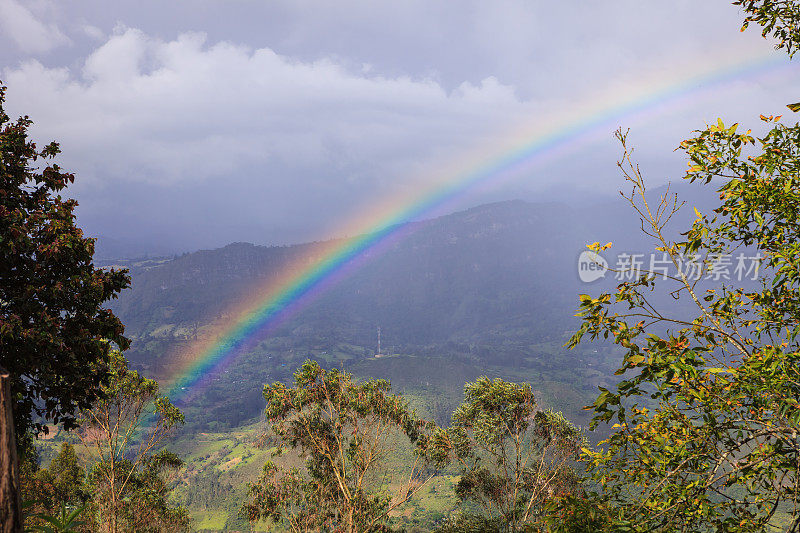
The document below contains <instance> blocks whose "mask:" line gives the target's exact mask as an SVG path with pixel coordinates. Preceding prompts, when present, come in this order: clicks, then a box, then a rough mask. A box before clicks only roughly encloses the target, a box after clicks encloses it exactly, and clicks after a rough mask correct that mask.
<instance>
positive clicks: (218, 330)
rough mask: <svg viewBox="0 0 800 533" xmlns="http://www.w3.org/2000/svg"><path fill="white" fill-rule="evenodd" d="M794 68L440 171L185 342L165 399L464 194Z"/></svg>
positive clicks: (649, 104) (610, 103)
mask: <svg viewBox="0 0 800 533" xmlns="http://www.w3.org/2000/svg"><path fill="white" fill-rule="evenodd" d="M788 67H789V63H788V60H787V59H785V56H783V55H780V54H774V53H770V54H768V55H762V56H759V57H754V58H751V59H749V60H747V61H743V62H739V63H737V64H729V65H727V66H723V67H718V68H716V69H715V70H714V71H713V72H705V73H701V74H698V75H693V76H688V77H686V78H684V79H681V80H680V81H679V82H675V81H674V80H673V81H672V82H666V83H651V84H649V86H645V87H643V88H641V89H639V90H636V91H634V90H631V89H627V90H626V91H624V93H623V94H615V95H614V97H613V98H608V99H606V98H599V99H596V100H595V102H597V101H600V102H602V103H600V104H597V103H587V104H584V105H578V106H571V111H570V112H568V113H567V114H560V115H554V116H552V117H550V119H549V120H538V127H536V128H535V130H533V131H527V132H521V133H518V134H516V135H514V136H513V137H512V139H513V140H512V141H510V142H509V141H507V140H506V141H503V142H501V143H500V144H499V146H497V147H491V148H490V149H489V150H485V149H484V150H483V152H482V154H480V155H478V156H477V157H476V156H474V155H473V156H472V157H471V158H470V159H469V160H468V161H466V162H465V163H461V164H460V166H458V167H453V168H448V169H444V170H442V169H439V170H438V171H437V172H436V173H435V174H434V175H433V176H434V177H429V178H428V179H427V180H426V181H425V184H424V185H423V186H422V187H418V188H417V187H414V188H411V189H410V190H408V191H407V193H406V194H405V195H398V196H395V197H393V198H391V199H388V200H387V201H386V202H385V203H384V204H382V205H379V206H377V207H375V208H374V209H372V210H371V211H370V212H368V213H366V214H362V215H361V216H359V217H357V218H356V219H354V220H352V221H350V223H349V224H347V225H345V226H344V227H343V228H342V230H341V231H340V233H338V234H339V235H351V237H346V238H341V239H336V240H331V241H327V242H322V243H317V244H315V245H312V246H311V247H310V250H309V251H308V252H307V253H305V254H303V256H302V257H300V258H299V259H297V260H296V261H294V262H293V263H292V264H291V265H289V266H288V267H287V268H285V269H283V272H281V273H279V274H278V275H277V276H276V277H274V278H272V279H270V280H269V281H267V282H266V283H264V284H263V285H262V286H260V287H254V289H253V290H252V291H250V293H249V294H251V296H250V297H248V298H245V299H244V300H242V301H239V302H237V303H236V305H235V306H234V307H232V308H231V309H229V310H228V312H227V313H225V314H224V315H223V316H224V317H225V318H224V319H223V320H222V321H221V323H220V324H218V325H216V326H214V328H213V329H214V331H213V332H211V333H210V334H205V335H203V338H202V339H200V340H199V341H196V342H194V343H192V344H191V345H189V347H188V349H186V350H185V352H184V353H183V354H182V356H181V357H180V358H179V359H177V361H178V363H176V365H175V368H174V369H173V371H172V372H171V376H172V377H171V379H168V380H167V383H168V387H167V395H168V396H169V397H170V398H171V399H172V400H173V401H176V400H183V399H186V398H187V397H188V395H189V394H190V393H191V392H192V391H193V390H194V389H196V388H197V385H198V384H199V383H201V382H203V380H204V377H206V376H209V375H212V374H214V373H215V372H218V371H219V370H220V369H221V368H222V367H223V366H224V365H225V364H229V363H230V362H231V361H233V360H234V359H235V356H236V355H237V354H239V353H242V352H243V351H244V350H246V349H247V348H248V347H252V345H253V343H254V342H255V341H257V340H258V339H263V338H264V337H265V336H267V335H268V334H269V333H270V332H271V331H274V329H275V328H276V327H278V326H279V325H280V324H282V323H284V322H285V321H286V320H287V319H288V318H290V317H292V316H293V315H295V314H296V313H297V312H298V311H299V310H301V309H303V308H304V307H306V306H307V305H308V304H309V303H310V302H311V301H313V300H314V299H315V298H316V297H317V296H319V295H320V294H322V293H323V292H325V290H326V289H327V288H329V287H330V286H332V285H334V284H335V283H336V282H337V281H339V280H340V279H342V278H343V277H345V276H346V275H348V274H349V273H350V272H352V271H353V270H355V269H357V268H358V267H359V266H360V265H361V264H363V263H364V262H365V261H368V260H369V258H370V257H373V256H374V255H376V254H379V253H380V252H381V251H382V250H383V249H384V248H386V247H387V246H389V245H391V244H392V243H394V242H396V241H397V240H399V239H402V238H403V237H404V236H405V235H407V234H408V233H409V232H411V231H413V229H414V227H415V225H414V224H412V222H414V221H418V220H420V219H422V218H425V217H431V216H433V215H435V214H437V213H438V212H441V210H443V209H445V208H446V207H447V206H448V205H449V204H451V203H452V202H453V201H455V200H456V199H458V198H460V197H462V196H463V195H464V194H465V193H466V192H468V191H473V190H475V189H476V188H477V187H480V186H483V185H488V184H490V183H491V184H494V183H496V182H497V181H499V180H501V179H504V178H507V177H508V176H509V175H511V174H517V173H519V172H524V171H525V170H528V169H529V168H531V166H532V165H535V164H540V163H541V162H542V161H543V160H544V159H545V158H547V157H558V156H559V155H561V154H563V153H565V152H566V151H568V150H569V149H570V147H571V146H572V147H574V146H576V145H578V144H579V143H580V142H581V140H585V139H586V138H587V137H588V136H590V134H592V133H593V132H602V133H603V134H608V133H609V130H610V129H611V128H614V127H617V124H618V123H619V121H621V120H622V119H627V118H632V117H635V116H639V115H641V114H643V112H647V111H658V110H660V109H661V110H663V109H664V108H665V106H673V105H682V103H683V102H682V101H683V100H684V99H686V98H688V97H690V96H691V97H694V96H696V95H700V94H702V93H704V92H706V93H707V92H709V91H711V90H713V89H716V88H718V87H719V86H720V85H723V84H727V83H731V82H736V81H740V80H747V79H752V78H754V77H760V76H763V75H766V74H771V73H775V72H777V71H783V70H786V69H788ZM618 93H619V91H618ZM520 138H521V139H523V140H522V141H520V140H519V139H520Z"/></svg>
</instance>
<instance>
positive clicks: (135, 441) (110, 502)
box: [78, 351, 184, 533]
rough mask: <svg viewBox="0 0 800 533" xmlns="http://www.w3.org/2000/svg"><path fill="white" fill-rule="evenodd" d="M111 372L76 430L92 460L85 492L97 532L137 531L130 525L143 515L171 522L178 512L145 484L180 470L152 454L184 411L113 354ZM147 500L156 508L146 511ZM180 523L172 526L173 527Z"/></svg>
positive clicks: (168, 459) (174, 459) (165, 457)
mask: <svg viewBox="0 0 800 533" xmlns="http://www.w3.org/2000/svg"><path fill="white" fill-rule="evenodd" d="M110 370H111V372H110V380H109V383H108V385H106V386H105V387H103V390H102V399H100V400H97V401H96V402H95V403H94V405H93V406H92V407H90V408H88V409H84V410H83V411H82V412H81V417H80V422H81V427H80V429H79V431H78V434H79V436H80V438H81V440H82V441H83V443H84V446H85V448H86V450H87V451H88V452H89V453H90V454H91V456H92V458H93V459H94V461H95V466H94V467H93V468H92V471H91V473H90V481H91V483H90V488H91V492H92V504H93V509H94V510H95V513H96V527H97V530H98V531H110V532H111V533H117V532H118V531H141V530H142V529H137V527H136V526H135V524H136V523H138V522H136V521H137V520H139V518H140V517H141V516H145V515H147V516H151V515H152V517H161V518H164V520H165V521H166V522H169V523H172V521H173V519H176V518H179V515H180V511H179V510H171V509H170V508H169V506H167V505H166V500H165V497H166V492H165V491H164V490H163V489H164V487H162V490H161V492H158V491H157V492H158V494H156V493H154V492H153V491H155V490H156V486H154V485H153V484H152V483H147V482H146V480H148V479H149V480H151V482H152V481H154V480H155V479H156V477H157V474H158V472H159V471H160V470H161V469H162V468H163V467H173V468H174V467H177V466H179V463H180V462H179V461H178V459H177V457H175V456H174V455H171V454H167V455H165V454H164V453H163V452H159V453H160V455H159V454H156V455H153V452H154V451H155V450H156V449H157V448H158V446H159V445H161V444H162V443H163V442H164V440H165V439H166V438H167V437H169V436H170V435H172V434H173V432H174V430H175V429H176V428H177V426H178V425H180V424H182V423H183V421H184V417H183V413H181V412H180V410H179V409H178V408H177V407H175V406H174V405H172V403H171V402H170V401H169V399H168V398H167V397H165V396H160V395H159V391H158V383H157V382H155V381H153V380H152V379H147V378H144V377H142V376H141V375H139V373H138V372H135V371H132V370H130V369H128V364H127V361H125V358H124V357H123V356H122V354H120V353H119V352H117V351H113V352H112V353H111V366H110ZM148 411H149V412H148ZM142 490H143V491H145V492H148V491H149V492H150V494H151V496H152V497H148V496H146V495H142V494H140V491H142ZM148 501H149V502H151V503H153V504H154V505H155V507H150V508H146V505H145V504H146V503H147V502H148ZM159 510H160V511H163V513H160V512H159ZM164 513H166V514H164ZM152 521H153V520H151V522H152ZM183 525H184V524H183V523H182V522H181V521H180V520H178V522H177V523H176V527H177V528H178V529H180V528H182V527H183Z"/></svg>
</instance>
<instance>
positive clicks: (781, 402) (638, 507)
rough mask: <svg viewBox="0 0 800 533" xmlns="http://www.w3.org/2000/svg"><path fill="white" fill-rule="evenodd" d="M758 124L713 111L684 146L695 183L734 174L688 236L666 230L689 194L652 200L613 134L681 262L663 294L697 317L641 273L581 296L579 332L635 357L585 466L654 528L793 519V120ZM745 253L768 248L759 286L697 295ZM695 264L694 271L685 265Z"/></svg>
mask: <svg viewBox="0 0 800 533" xmlns="http://www.w3.org/2000/svg"><path fill="white" fill-rule="evenodd" d="M762 118H763V120H764V121H765V122H767V123H768V124H769V125H770V128H771V129H770V130H769V132H768V133H767V134H766V135H765V136H764V137H762V138H760V139H756V138H754V137H753V136H752V135H751V134H750V132H749V131H748V132H746V133H739V132H738V128H737V126H736V125H733V126H730V127H728V126H726V125H724V124H723V123H722V122H721V121H720V122H718V124H716V125H713V126H710V127H708V128H706V129H705V130H702V131H699V132H697V135H696V136H695V137H693V138H691V139H688V140H686V141H684V142H683V143H682V144H681V147H682V148H683V149H684V150H685V151H686V152H687V154H688V156H689V159H690V163H689V164H690V168H689V170H688V174H687V178H688V179H689V180H690V181H697V180H701V181H703V182H705V183H710V182H711V181H712V179H714V178H725V179H726V181H725V182H724V184H723V185H722V187H721V188H720V189H719V191H720V198H721V200H722V203H721V205H720V206H719V207H718V208H717V209H715V211H714V213H713V215H703V214H701V213H698V218H697V220H696V221H695V222H694V224H693V226H692V227H691V229H689V231H688V232H686V233H684V235H685V237H686V239H685V240H683V241H680V242H674V241H672V240H670V239H668V238H667V237H666V236H665V230H664V226H665V224H666V223H667V222H668V221H669V219H670V218H671V216H672V214H674V213H675V212H676V211H677V210H678V209H679V208H680V203H679V202H678V201H677V199H675V198H670V197H667V196H666V195H663V196H662V197H661V199H660V201H658V202H657V204H653V203H652V202H651V201H649V200H648V198H647V195H646V189H645V184H644V180H643V178H642V175H641V172H640V170H639V168H638V167H637V166H636V165H635V163H633V161H632V160H631V155H630V150H629V149H628V148H627V143H626V137H625V135H624V134H622V133H620V134H619V137H620V140H621V141H622V144H623V147H624V152H623V159H622V161H621V162H620V168H621V169H622V171H623V173H624V175H625V177H626V179H627V180H628V182H630V183H631V184H632V186H633V193H632V194H631V196H628V197H627V198H628V200H629V201H630V203H631V205H632V206H633V207H634V208H635V209H636V211H637V213H638V214H639V215H640V216H641V218H642V221H643V228H644V229H645V231H646V232H647V233H648V234H649V235H651V236H652V237H653V238H654V239H655V240H656V245H657V250H658V251H660V252H664V253H666V254H668V256H669V257H670V258H671V260H672V261H673V263H674V265H675V267H676V271H677V274H676V275H674V276H671V277H668V278H667V280H666V282H667V283H672V284H674V286H673V287H670V293H671V294H672V295H673V297H674V298H676V299H680V298H688V299H689V300H690V301H691V302H693V304H694V306H695V308H696V311H697V312H696V314H695V315H694V316H672V315H670V314H669V313H668V312H667V310H665V309H657V308H656V306H655V305H654V304H653V303H652V296H651V292H652V291H653V290H654V288H655V287H656V286H657V285H658V286H660V285H661V283H664V281H659V280H657V279H656V276H655V275H654V274H653V273H645V274H644V275H643V276H642V277H641V278H640V279H638V280H635V281H629V282H624V283H622V284H620V285H619V286H618V287H617V291H616V293H615V294H614V295H613V296H612V295H611V294H609V293H605V294H601V295H600V296H599V297H597V298H592V297H590V296H588V295H582V296H581V307H580V312H579V315H580V316H581V317H582V318H583V324H582V326H581V328H580V329H579V331H578V332H577V333H576V335H575V336H574V337H573V339H572V340H571V341H570V344H571V345H573V346H574V345H575V344H577V343H578V342H579V341H580V339H581V337H582V336H583V335H584V334H588V335H590V337H591V338H593V339H594V338H597V337H599V336H601V335H602V336H603V337H605V338H613V340H614V342H615V343H617V344H618V345H620V346H621V347H622V348H624V350H625V352H626V353H625V356H624V360H623V365H622V366H621V368H620V369H619V371H618V374H620V375H623V376H624V377H625V379H623V380H622V381H621V382H620V384H619V385H618V386H617V388H616V390H614V391H611V390H602V393H601V394H600V396H599V397H598V398H597V400H596V401H595V403H594V406H593V407H594V410H595V417H594V420H593V426H596V425H597V424H598V423H600V422H616V424H615V425H614V428H615V432H614V433H613V434H612V435H611V437H610V438H609V439H608V440H607V441H606V443H605V449H604V450H601V451H598V452H595V453H591V454H590V458H591V465H590V467H591V470H592V473H593V475H594V478H595V480H596V481H598V482H599V483H600V484H601V485H602V486H603V488H604V489H605V490H606V495H607V496H609V497H610V498H611V501H612V502H613V503H614V504H615V505H618V506H620V507H621V508H623V509H624V510H625V513H626V516H627V517H628V518H629V519H631V520H632V521H633V522H635V523H637V524H639V525H640V526H641V527H642V528H643V529H646V530H648V531H660V530H670V531H671V530H676V529H680V530H691V531H721V530H724V531H762V530H763V529H764V528H766V527H767V526H768V525H771V526H775V525H776V524H778V523H779V522H780V520H778V518H777V515H776V513H779V514H780V513H788V515H789V517H788V523H787V524H785V525H786V530H787V531H795V530H797V528H798V527H800V512H798V504H800V492H799V491H798V489H799V488H800V439H799V438H798V434H800V409H798V406H800V404H799V403H798V398H800V370H799V368H800V367H798V363H800V353H798V349H799V348H800V347H799V346H798V343H797V334H798V332H800V314H798V309H800V307H798V306H800V269H799V268H798V267H800V224H798V220H800V218H799V217H798V214H799V213H800V176H799V175H798V172H797V169H798V168H800V125H795V126H784V125H782V124H781V123H779V122H776V121H777V119H776V118H774V117H762ZM751 147H752V148H756V150H751V149H750V148H751ZM745 150H747V152H745ZM748 153H752V154H753V155H748ZM593 246H594V248H595V249H598V247H597V246H596V245H593ZM743 247H747V249H749V250H750V251H749V252H748V253H749V254H755V255H756V256H760V257H762V258H763V260H762V263H761V271H762V286H761V288H760V289H758V288H753V289H752V290H747V289H745V288H742V287H735V286H726V285H725V284H723V285H722V286H719V287H712V288H707V289H705V290H704V291H702V292H701V289H700V279H701V278H704V277H706V274H707V273H709V272H710V273H711V274H712V277H713V272H714V270H715V269H716V268H721V266H720V265H721V264H722V263H721V262H720V258H722V257H730V256H731V255H732V254H733V252H734V251H736V250H742V249H743ZM689 261H692V262H694V263H696V264H699V265H700V267H701V270H700V271H699V274H700V275H697V276H695V277H689V275H688V274H687V270H686V269H685V268H683V269H682V268H680V267H681V266H682V265H685V264H687V262H689ZM615 303H616V304H619V305H621V306H622V307H623V308H624V311H623V312H614V311H613V309H612V307H613V306H614V304H615ZM648 397H649V398H651V399H652V401H648V400H647V398H648Z"/></svg>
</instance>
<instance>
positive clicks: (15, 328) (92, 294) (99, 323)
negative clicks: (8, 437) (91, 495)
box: [0, 85, 129, 437]
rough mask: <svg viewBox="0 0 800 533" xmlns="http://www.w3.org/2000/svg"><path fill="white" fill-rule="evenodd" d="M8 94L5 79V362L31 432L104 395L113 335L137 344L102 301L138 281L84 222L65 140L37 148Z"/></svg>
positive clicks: (22, 429)
mask: <svg viewBox="0 0 800 533" xmlns="http://www.w3.org/2000/svg"><path fill="white" fill-rule="evenodd" d="M4 101H5V87H3V86H2V85H0V366H3V367H5V368H6V369H7V370H8V371H10V372H11V374H12V376H13V382H12V391H13V394H14V395H15V397H16V406H15V410H14V414H15V418H16V425H17V435H18V436H20V437H24V436H25V435H26V434H28V432H29V430H30V429H32V428H33V427H34V426H36V428H37V429H41V428H42V427H43V426H42V425H41V424H39V423H35V418H36V417H44V418H46V419H50V420H53V421H55V422H56V423H63V424H64V425H65V426H66V427H71V426H74V424H75V416H74V415H75V412H76V410H77V409H79V408H84V407H88V406H90V405H91V404H92V402H93V401H94V400H95V399H96V398H98V397H99V395H100V394H101V389H102V386H103V384H104V383H105V382H106V380H107V378H108V356H109V352H110V350H111V346H110V342H113V343H116V344H117V345H118V346H119V347H120V348H126V347H127V346H128V340H127V339H126V338H125V337H123V327H122V324H121V323H120V321H119V320H117V318H116V317H115V316H114V315H113V313H111V312H110V311H108V310H106V309H104V308H103V307H102V306H103V304H104V303H105V302H107V301H108V300H109V299H111V298H113V297H115V296H116V295H117V293H119V291H121V290H122V289H124V288H125V287H127V286H128V283H129V279H128V276H127V275H126V273H125V272H124V271H116V270H113V269H111V270H102V269H98V268H95V267H94V265H93V263H92V256H93V254H94V240H93V239H88V238H85V237H84V236H83V233H82V232H81V230H80V228H78V227H77V226H76V225H75V215H74V210H75V207H76V205H77V204H76V202H75V201H74V200H64V199H62V198H61V196H60V195H59V193H60V191H62V190H63V189H64V187H66V186H67V184H69V183H71V182H72V181H73V180H74V176H73V175H72V174H69V173H67V172H64V171H63V170H62V169H61V168H60V167H59V166H58V165H57V164H55V163H52V162H51V161H52V159H53V158H54V157H55V156H56V155H57V154H58V152H59V148H58V145H57V144H56V143H51V144H48V145H47V146H45V147H44V148H42V149H37V147H36V144H35V143H33V142H32V141H31V140H29V139H28V128H29V127H30V125H31V121H30V119H28V117H22V118H19V119H17V120H16V121H12V120H11V119H10V118H9V116H8V115H7V114H6V113H5V112H4V111H3V103H4ZM40 162H41V163H40ZM45 164H46V166H44V168H42V166H43V165H45ZM36 420H38V419H36Z"/></svg>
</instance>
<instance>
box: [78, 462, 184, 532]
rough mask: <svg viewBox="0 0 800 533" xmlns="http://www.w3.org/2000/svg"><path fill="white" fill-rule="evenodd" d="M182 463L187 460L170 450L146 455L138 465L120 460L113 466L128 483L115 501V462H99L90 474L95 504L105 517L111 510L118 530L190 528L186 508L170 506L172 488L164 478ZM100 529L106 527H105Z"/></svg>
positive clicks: (137, 530)
mask: <svg viewBox="0 0 800 533" xmlns="http://www.w3.org/2000/svg"><path fill="white" fill-rule="evenodd" d="M182 465H183V461H181V460H180V459H179V458H178V456H176V455H175V454H174V453H171V452H169V451H167V450H161V451H160V452H158V453H156V454H153V455H145V456H144V457H143V458H142V459H141V461H140V462H139V463H138V465H136V466H135V463H134V462H133V461H130V460H127V459H122V460H119V461H116V463H115V464H114V465H113V466H114V469H115V470H116V475H117V477H120V478H121V477H124V478H125V484H124V486H121V488H120V489H119V492H118V493H117V495H116V497H117V502H116V503H114V502H111V501H110V497H111V496H113V492H112V491H111V490H109V479H110V477H111V476H112V473H111V472H110V470H111V464H110V463H107V462H101V463H97V464H96V465H95V467H94V468H93V469H92V471H91V474H90V476H89V485H90V488H92V489H93V491H94V494H95V500H94V501H93V502H92V503H93V507H94V509H95V511H96V512H98V511H99V514H100V516H102V517H106V516H109V511H108V510H111V512H113V513H114V514H113V515H111V518H112V520H113V521H114V524H115V527H116V528H117V530H121V531H131V532H136V533H139V532H141V533H166V532H184V531H189V518H188V516H187V513H186V510H185V509H183V508H182V507H173V506H171V505H170V503H169V501H168V497H169V487H168V485H167V481H166V480H165V478H164V475H165V473H167V472H168V471H175V470H177V469H178V468H180V467H181V466H182ZM120 502H122V503H121V504H120ZM115 505H116V506H115ZM104 509H106V510H105V511H104ZM114 510H115V511H114ZM97 529H99V530H101V531H102V530H104V529H103V528H102V527H99V528H97ZM109 530H111V531H113V529H110V528H109Z"/></svg>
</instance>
